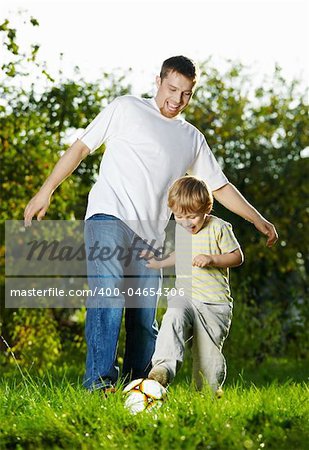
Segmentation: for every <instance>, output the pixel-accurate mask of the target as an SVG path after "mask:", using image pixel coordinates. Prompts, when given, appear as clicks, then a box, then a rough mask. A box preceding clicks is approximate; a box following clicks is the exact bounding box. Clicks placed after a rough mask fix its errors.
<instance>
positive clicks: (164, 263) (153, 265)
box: [141, 252, 175, 269]
mask: <svg viewBox="0 0 309 450" xmlns="http://www.w3.org/2000/svg"><path fill="white" fill-rule="evenodd" d="M144 255H145V256H147V253H144ZM144 255H143V254H141V256H144ZM146 259H147V258H146ZM174 265H175V252H172V253H170V254H169V255H168V257H167V258H162V259H155V258H154V257H153V254H152V255H151V257H150V259H148V263H147V264H146V267H148V269H163V268H164V267H172V266H174Z"/></svg>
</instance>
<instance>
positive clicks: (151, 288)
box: [123, 252, 162, 380]
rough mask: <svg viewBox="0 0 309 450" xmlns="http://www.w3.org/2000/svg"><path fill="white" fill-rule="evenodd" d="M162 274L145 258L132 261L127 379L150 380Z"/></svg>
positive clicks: (128, 283) (127, 317) (127, 285)
mask: <svg viewBox="0 0 309 450" xmlns="http://www.w3.org/2000/svg"><path fill="white" fill-rule="evenodd" d="M161 281H162V280H161V273H160V271H158V270H152V269H149V268H147V267H146V261H145V260H144V259H139V258H136V252H135V254H134V258H133V260H132V264H131V268H130V275H128V278H126V283H125V291H126V312H125V328H126V347H125V355H124V364H123V377H125V378H126V380H129V379H136V378H146V377H147V375H148V372H149V370H150V368H151V358H152V355H153V352H154V348H155V342H156V337H157V334H158V326H157V322H156V307H157V301H158V295H157V292H158V291H159V289H160V287H161Z"/></svg>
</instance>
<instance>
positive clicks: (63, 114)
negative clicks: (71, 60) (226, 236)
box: [0, 17, 309, 372]
mask: <svg viewBox="0 0 309 450" xmlns="http://www.w3.org/2000/svg"><path fill="white" fill-rule="evenodd" d="M25 22H27V23H28V25H31V26H39V24H38V22H37V20H36V19H35V18H33V17H30V18H29V17H26V18H25ZM0 34H1V39H2V44H3V47H2V53H3V55H4V57H3V60H1V62H0V64H1V69H0V73H1V81H0V94H1V103H0V143H1V182H2V189H1V255H2V263H1V264H2V270H1V311H0V312H1V320H0V326H1V335H3V336H4V337H5V339H6V340H7V341H8V342H9V343H10V345H11V347H12V349H13V350H14V352H15V355H16V357H17V359H18V361H19V362H20V363H21V364H22V365H24V366H25V367H30V366H32V365H33V366H34V367H35V368H36V369H37V370H38V371H39V372H42V371H44V370H45V369H46V368H50V367H52V366H54V365H55V364H56V363H57V364H66V365H67V366H71V365H77V366H78V367H80V370H81V371H82V370H83V360H84V357H85V342H84V338H83V327H84V319H85V309H84V308H82V309H80V310H75V309H18V310H13V309H6V308H5V307H4V263H3V255H4V221H5V220H9V219H19V220H21V219H22V218H23V210H24V208H25V206H26V204H27V203H28V201H29V200H30V198H31V197H32V196H33V195H34V194H35V193H36V192H37V190H38V189H39V188H40V186H41V185H42V183H43V181H44V180H45V179H46V177H47V176H48V174H49V173H50V171H51V170H52V168H53V166H54V164H55V163H56V161H57V160H58V159H59V157H60V156H61V154H62V153H63V152H64V151H65V150H66V148H67V147H68V145H69V144H70V143H71V142H72V141H70V136H72V134H73V133H74V132H75V131H76V130H78V129H82V128H84V127H85V126H86V125H87V124H88V123H89V122H90V121H91V120H92V119H93V118H94V117H95V116H96V115H97V114H98V113H99V112H100V111H101V109H102V108H104V107H105V106H106V105H107V104H108V103H109V102H110V101H111V100H112V99H113V98H115V97H117V96H119V95H125V94H129V93H130V92H131V86H130V85H129V84H128V83H127V82H126V72H125V71H124V72H123V73H120V72H119V71H115V73H103V74H102V77H101V78H100V80H98V81H95V82H93V81H92V82H88V81H86V80H85V79H84V78H83V77H82V75H81V74H80V73H79V70H78V68H76V73H75V77H74V79H65V78H63V75H62V74H61V73H60V74H59V75H60V81H59V80H58V81H55V79H54V77H52V76H51V75H50V74H49V73H48V68H47V67H46V64H44V63H42V62H40V61H39V60H38V51H39V45H38V44H33V45H32V46H30V48H28V49H27V50H26V52H24V51H23V52H22V51H21V50H20V47H19V44H18V33H17V30H15V29H14V28H12V26H11V24H10V22H9V21H8V20H6V21H4V22H3V23H2V24H1V25H0ZM200 66H201V79H200V82H199V86H198V88H197V90H196V93H195V95H194V97H193V99H192V102H191V103H190V105H189V107H188V108H187V109H186V111H185V115H186V118H187V120H188V121H189V122H191V123H192V124H194V125H195V126H196V127H197V128H198V129H199V130H201V131H202V132H203V133H204V134H205V136H206V138H207V141H208V143H209V144H210V147H211V148H212V150H213V152H214V154H215V156H216V158H217V159H218V160H219V162H220V164H221V165H222V167H223V170H224V172H225V173H226V175H227V176H228V178H229V180H230V181H231V182H232V183H233V184H235V185H236V186H237V187H238V189H239V190H240V191H241V192H242V193H243V194H244V196H245V197H246V198H247V199H248V200H249V201H250V202H251V203H252V204H253V205H254V206H255V207H256V208H257V209H258V210H259V211H260V212H261V213H262V214H263V215H264V216H265V217H266V218H268V219H269V220H270V221H271V222H273V223H274V224H275V225H276V227H277V229H278V232H279V235H280V239H279V242H278V243H277V245H276V246H275V247H274V248H272V249H268V248H267V247H266V246H265V239H264V238H263V237H262V236H261V235H260V234H259V233H258V232H257V231H256V230H255V229H254V227H253V225H251V224H249V223H246V222H245V221H244V220H243V219H241V218H240V217H238V216H236V215H234V214H232V213H230V212H229V211H227V210H226V209H224V208H223V207H221V206H220V205H219V204H218V203H216V204H215V207H214V214H216V215H219V216H221V217H223V218H224V219H226V220H228V221H229V222H231V223H232V224H233V226H234V231H235V234H236V235H237V237H238V239H239V241H240V243H241V245H242V248H243V250H244V254H245V264H244V265H243V266H241V267H240V268H237V269H233V270H232V271H231V272H232V273H231V284H232V290H233V296H234V299H235V308H234V320H233V324H232V330H231V334H230V337H229V339H228V340H227V343H226V345H225V354H226V356H227V359H228V360H235V361H238V362H239V364H243V363H245V362H246V363H247V364H248V361H250V362H251V364H253V365H256V364H258V363H259V362H261V361H263V360H264V359H265V358H267V357H279V356H290V357H293V358H299V359H302V358H305V357H306V356H307V355H308V342H309V339H308V303H307V302H306V295H307V288H308V285H307V279H306V276H307V273H308V263H309V261H308V228H307V226H308V198H309V186H308V168H309V167H308V166H309V164H308V161H309V160H308V154H309V152H308V141H309V136H308V132H309V123H308V101H307V100H308V97H307V96H308V91H307V90H302V88H301V86H300V83H299V81H298V80H293V81H290V82H288V81H286V80H285V79H284V77H283V76H282V73H281V70H280V68H279V67H276V69H275V71H274V73H273V76H272V77H268V78H267V77H265V80H264V81H263V82H262V83H261V85H260V86H258V87H253V84H252V80H251V74H250V70H248V68H247V67H245V66H243V65H242V64H241V63H239V62H234V61H228V62H227V69H226V70H225V71H223V72H222V71H219V70H218V69H216V68H215V67H214V66H213V65H212V61H211V59H209V60H207V61H204V62H203V63H201V64H200ZM30 73H31V74H32V75H33V74H34V73H36V77H37V78H36V79H37V80H40V83H38V85H37V83H35V82H33V83H32V84H31V85H29V87H27V88H25V87H24V83H23V80H25V79H27V78H28V77H29V74H30ZM144 95H145V96H148V93H145V94H144ZM103 152H104V148H101V149H99V150H98V151H96V152H95V153H94V154H93V155H92V156H89V157H87V158H86V159H85V160H84V161H83V162H82V163H81V165H80V166H79V167H78V168H77V169H76V170H75V172H74V173H73V174H72V176H71V177H69V178H68V179H67V180H66V181H65V182H64V183H63V184H62V185H61V186H60V187H59V188H58V189H57V191H56V192H55V194H54V195H53V198H52V202H51V205H50V209H49V211H48V214H47V218H48V219H71V220H75V219H76V220H82V219H83V217H84V213H85V208H86V202H87V195H88V192H89V190H90V188H91V186H92V184H93V183H94V181H95V179H96V174H97V172H98V168H99V164H100V160H101V157H102V153H103ZM165 282H166V283H167V285H168V284H171V283H172V280H171V279H168V278H167V279H166V280H165ZM163 312H164V308H160V309H159V310H158V319H159V321H160V320H161V318H162V315H163ZM123 344H124V333H123V330H122V334H121V339H120V349H119V350H120V352H119V354H120V356H119V360H120V362H121V354H122V349H123ZM0 347H1V350H2V352H1V356H0V358H1V359H0V362H1V363H2V364H8V365H9V364H10V362H11V354H10V352H9V351H8V350H7V348H6V347H5V345H4V344H3V343H1V342H0Z"/></svg>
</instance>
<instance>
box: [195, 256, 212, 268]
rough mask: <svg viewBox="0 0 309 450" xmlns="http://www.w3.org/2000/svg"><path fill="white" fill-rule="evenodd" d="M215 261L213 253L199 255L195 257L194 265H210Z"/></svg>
mask: <svg viewBox="0 0 309 450" xmlns="http://www.w3.org/2000/svg"><path fill="white" fill-rule="evenodd" d="M212 263H213V259H212V256H211V255H197V256H195V257H194V258H193V261H192V266H196V267H208V266H210V265H211V264H212Z"/></svg>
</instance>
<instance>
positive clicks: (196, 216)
mask: <svg viewBox="0 0 309 450" xmlns="http://www.w3.org/2000/svg"><path fill="white" fill-rule="evenodd" d="M173 213H174V217H175V220H176V222H177V223H178V224H179V225H181V226H182V227H184V228H185V229H186V230H187V231H188V233H190V234H196V233H198V232H199V231H200V230H201V229H202V228H203V227H204V224H205V221H206V217H207V214H200V213H182V212H180V211H177V210H173Z"/></svg>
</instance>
